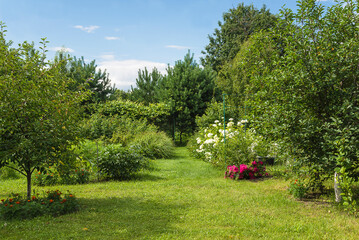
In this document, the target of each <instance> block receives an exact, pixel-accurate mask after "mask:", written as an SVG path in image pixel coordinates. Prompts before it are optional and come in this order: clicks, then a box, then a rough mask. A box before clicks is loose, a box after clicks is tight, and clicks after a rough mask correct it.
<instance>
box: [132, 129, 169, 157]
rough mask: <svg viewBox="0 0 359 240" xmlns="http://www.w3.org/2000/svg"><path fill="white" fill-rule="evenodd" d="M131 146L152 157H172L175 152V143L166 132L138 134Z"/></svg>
mask: <svg viewBox="0 0 359 240" xmlns="http://www.w3.org/2000/svg"><path fill="white" fill-rule="evenodd" d="M130 146H131V148H133V149H136V150H138V151H139V152H141V153H142V154H143V155H144V156H145V157H148V158H151V159H159V158H170V157H171V156H173V152H174V144H173V142H172V140H171V139H170V138H169V137H168V136H167V135H166V134H165V133H164V132H145V133H143V134H138V135H136V136H135V138H134V140H133V141H131V144H130Z"/></svg>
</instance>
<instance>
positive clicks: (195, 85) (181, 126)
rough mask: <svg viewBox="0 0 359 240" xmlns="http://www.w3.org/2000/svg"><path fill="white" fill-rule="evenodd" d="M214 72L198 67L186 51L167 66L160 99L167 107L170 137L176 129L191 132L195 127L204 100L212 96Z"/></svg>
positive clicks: (203, 106) (205, 103)
mask: <svg viewBox="0 0 359 240" xmlns="http://www.w3.org/2000/svg"><path fill="white" fill-rule="evenodd" d="M214 78H215V74H214V72H213V71H211V70H210V69H209V68H204V69H203V68H200V66H199V65H198V64H197V63H196V62H195V61H194V59H193V55H192V56H191V54H190V52H188V53H187V54H186V56H185V57H184V60H183V61H181V60H179V61H177V62H176V64H175V66H174V67H173V68H172V67H168V69H167V76H166V77H164V79H163V81H162V82H161V83H160V85H159V86H160V87H159V88H160V90H161V92H160V94H159V96H160V101H162V102H166V103H168V105H169V106H170V117H169V119H170V121H171V129H172V133H173V136H175V131H178V132H179V136H180V142H182V136H183V134H192V133H193V132H194V130H195V128H196V122H195V119H196V116H201V115H202V114H203V113H204V112H205V110H206V107H207V103H208V102H210V101H211V99H212V98H213V97H214V96H215V90H214V89H215V88H214Z"/></svg>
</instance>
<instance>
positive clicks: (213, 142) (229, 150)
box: [189, 119, 276, 167]
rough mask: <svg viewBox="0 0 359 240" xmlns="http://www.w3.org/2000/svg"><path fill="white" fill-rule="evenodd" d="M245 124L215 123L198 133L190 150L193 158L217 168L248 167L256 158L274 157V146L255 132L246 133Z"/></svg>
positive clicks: (242, 122)
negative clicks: (230, 166) (242, 165)
mask: <svg viewBox="0 0 359 240" xmlns="http://www.w3.org/2000/svg"><path fill="white" fill-rule="evenodd" d="M246 124H247V121H246V120H242V121H240V122H238V123H236V124H235V123H234V122H233V119H229V122H228V123H227V124H226V130H225V133H224V128H223V124H222V123H221V122H219V120H216V121H215V122H214V123H212V124H211V125H209V126H208V127H206V128H205V129H202V130H200V131H199V133H198V134H197V135H196V139H195V140H194V139H193V140H192V141H191V144H192V145H190V146H189V149H190V150H191V152H192V154H194V155H195V156H196V157H199V158H201V159H203V160H204V161H207V162H210V163H212V164H214V165H216V166H219V167H227V166H228V165H238V166H239V165H240V164H250V163H252V162H253V161H255V160H256V159H257V157H258V156H275V154H276V153H275V149H276V147H275V146H276V145H275V144H269V143H267V142H266V141H265V139H264V138H263V137H262V136H261V135H259V134H257V133H256V132H255V130H254V129H246V128H245V125H246Z"/></svg>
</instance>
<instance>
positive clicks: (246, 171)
mask: <svg viewBox="0 0 359 240" xmlns="http://www.w3.org/2000/svg"><path fill="white" fill-rule="evenodd" d="M266 176H269V174H268V173H267V172H266V167H265V166H264V164H263V162H262V161H259V162H256V161H253V162H252V164H251V166H250V167H248V166H247V165H245V164H241V165H240V166H239V169H238V167H236V166H235V165H233V166H228V167H227V171H226V173H225V175H224V178H230V179H233V180H237V179H256V178H261V177H266Z"/></svg>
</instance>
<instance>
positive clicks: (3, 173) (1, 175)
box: [0, 163, 21, 180]
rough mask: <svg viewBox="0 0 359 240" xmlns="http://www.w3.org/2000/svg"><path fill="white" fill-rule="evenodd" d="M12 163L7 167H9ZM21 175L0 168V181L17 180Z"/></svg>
mask: <svg viewBox="0 0 359 240" xmlns="http://www.w3.org/2000/svg"><path fill="white" fill-rule="evenodd" d="M12 165H13V163H11V164H10V165H9V166H10V167H11V166H12ZM20 177H21V174H20V173H19V172H17V171H15V170H14V169H12V168H9V167H2V168H0V179H2V180H7V179H19V178H20Z"/></svg>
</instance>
